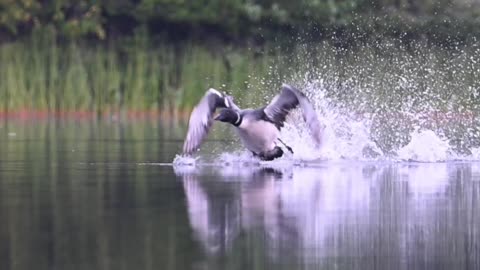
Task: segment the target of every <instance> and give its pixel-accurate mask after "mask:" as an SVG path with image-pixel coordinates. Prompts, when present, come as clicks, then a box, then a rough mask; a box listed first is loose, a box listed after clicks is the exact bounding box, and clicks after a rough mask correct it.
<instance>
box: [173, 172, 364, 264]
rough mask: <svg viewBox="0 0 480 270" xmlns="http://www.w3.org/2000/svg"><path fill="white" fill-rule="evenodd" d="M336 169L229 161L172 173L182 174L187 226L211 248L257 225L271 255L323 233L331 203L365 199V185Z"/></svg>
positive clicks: (221, 247)
mask: <svg viewBox="0 0 480 270" xmlns="http://www.w3.org/2000/svg"><path fill="white" fill-rule="evenodd" d="M338 170H340V171H338ZM338 170H335V171H332V170H324V169H321V168H302V167H291V168H282V169H278V168H272V167H240V168H239V167H235V166H229V167H221V168H217V167H206V168H176V170H175V173H176V175H177V176H180V177H182V179H183V186H184V190H185V194H186V198H187V205H188V214H189V219H190V223H191V227H192V229H193V231H194V233H195V235H196V237H197V239H198V240H199V242H201V243H202V245H203V246H204V249H205V250H206V251H207V252H208V253H209V254H212V255H221V254H224V253H225V252H228V251H229V249H230V248H231V247H232V245H233V243H234V241H235V240H236V239H237V238H238V237H239V235H241V233H242V232H247V233H250V232H253V231H255V232H260V234H261V235H260V236H261V237H262V239H263V241H264V242H263V243H262V245H267V246H266V248H268V250H269V251H270V252H272V254H270V255H273V256H275V254H277V255H278V254H281V253H282V251H287V250H290V252H291V251H292V250H296V249H295V248H294V247H295V246H296V247H297V248H300V246H299V245H305V244H307V245H308V243H309V242H310V241H311V237H312V236H314V237H321V236H322V235H323V233H321V231H322V228H323V226H326V225H328V224H330V223H331V222H332V221H331V220H322V217H324V216H328V215H330V214H331V213H330V212H331V211H332V209H333V210H334V209H336V208H337V207H340V208H341V207H344V206H345V205H350V204H352V205H356V206H361V205H362V203H361V202H362V201H363V202H367V201H368V200H365V199H364V195H365V192H366V189H365V185H364V187H363V188H362V185H359V184H356V185H352V184H351V183H350V182H351V181H352V180H353V178H352V176H353V175H350V174H348V173H347V174H345V173H344V172H342V170H343V169H342V168H341V167H339V168H338ZM356 172H358V171H356ZM336 173H340V175H342V176H338V175H337V174H336ZM360 173H361V170H360ZM337 176H338V177H337ZM325 177H326V178H327V179H335V181H334V182H333V181H322V179H323V178H325ZM360 183H361V182H360ZM352 186H353V187H355V189H351V187H352ZM349 192H350V193H349ZM351 192H353V193H351ZM362 193H363V194H362ZM363 205H364V204H363ZM310 225H314V227H312V226H310ZM317 240H318V239H316V240H315V241H313V242H314V243H316V242H317Z"/></svg>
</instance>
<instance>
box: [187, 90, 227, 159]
mask: <svg viewBox="0 0 480 270" xmlns="http://www.w3.org/2000/svg"><path fill="white" fill-rule="evenodd" d="M225 100H226V99H225V96H224V95H222V94H221V93H220V92H218V91H217V90H215V89H213V88H210V89H209V90H208V91H207V92H206V93H205V95H204V96H203V98H202V99H201V100H200V101H199V102H198V104H197V106H195V108H194V109H193V111H192V113H191V114H190V120H189V121H188V132H187V136H186V138H185V141H184V143H183V153H184V154H187V155H188V154H191V153H193V152H195V151H197V150H198V148H199V147H200V145H201V144H202V142H203V140H204V139H205V137H206V136H207V135H208V132H209V131H210V128H211V126H212V123H213V114H214V113H215V110H216V109H217V108H219V107H229V102H228V101H225Z"/></svg>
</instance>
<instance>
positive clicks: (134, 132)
mask: <svg viewBox="0 0 480 270" xmlns="http://www.w3.org/2000/svg"><path fill="white" fill-rule="evenodd" d="M184 134H185V126H184V125H177V124H172V123H158V121H146V120H145V121H144V120H142V121H126V122H116V121H98V122H97V121H84V120H81V121H80V120H79V121H43V120H41V121H23V120H15V121H4V122H1V124H0V269H115V270H117V269H165V270H170V269H369V270H370V269H479V268H480V163H477V162H473V161H470V162H460V161H449V162H441V163H415V162H398V161H393V162H392V161H322V162H314V163H308V164H303V163H302V164H299V163H298V162H289V161H288V160H287V159H286V160H284V161H283V162H277V163H265V164H261V165H245V164H243V163H241V162H240V163H232V164H230V165H229V166H225V165H223V164H218V163H217V164H215V163H214V162H209V163H208V164H206V165H201V166H179V165H177V166H173V165H172V164H171V162H172V160H173V159H174V158H175V155H176V153H178V152H179V151H180V149H181V144H182V139H183V136H184ZM212 138H213V139H214V140H213V141H211V142H209V144H210V145H216V146H212V147H214V148H215V147H217V148H216V152H217V153H218V148H220V149H223V148H224V147H223V146H225V148H226V149H228V147H226V146H229V147H231V144H230V143H228V141H225V140H217V137H215V136H213V137H212ZM214 152H215V151H214ZM203 155H208V151H204V152H203ZM213 160H214V158H213Z"/></svg>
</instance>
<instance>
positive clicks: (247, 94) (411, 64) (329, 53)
mask: <svg viewBox="0 0 480 270" xmlns="http://www.w3.org/2000/svg"><path fill="white" fill-rule="evenodd" d="M59 44H61V45H59ZM255 50H256V49H249V48H233V47H230V46H225V45H220V44H216V45H214V46H212V45H207V44H194V43H188V42H187V43H181V44H169V43H163V42H161V41H153V40H149V39H148V37H147V35H146V34H143V35H142V34H138V35H137V36H135V38H132V39H129V40H124V41H119V40H117V41H116V42H113V41H112V42H106V43H102V44H93V45H92V44H85V43H73V42H72V43H68V42H63V43H58V42H56V41H55V37H54V36H53V35H48V34H34V35H32V37H31V38H29V39H27V40H23V41H17V42H13V43H8V44H3V45H1V46H0V110H2V111H5V110H7V111H15V110H21V109H32V110H47V111H85V110H86V111H94V112H98V113H99V114H100V113H104V112H109V111H122V110H142V111H146V110H155V111H167V112H175V111H185V110H189V109H191V108H192V107H193V106H194V105H195V104H196V102H198V100H199V98H200V97H201V96H202V95H203V93H204V92H205V90H206V89H208V88H209V87H214V88H217V89H220V90H224V91H227V92H229V93H230V94H233V95H234V96H235V98H236V99H237V101H239V103H240V104H244V105H248V106H260V105H262V104H263V103H264V102H265V101H266V100H268V99H269V98H271V97H272V95H273V93H274V92H276V90H277V89H278V86H280V85H281V83H282V82H290V83H294V84H296V85H297V86H299V87H304V86H305V85H307V84H309V83H310V84H312V83H314V82H315V81H323V88H324V89H323V91H324V92H325V97H326V98H329V99H330V100H332V101H333V102H334V103H335V105H336V106H337V107H345V108H346V109H347V110H349V111H352V110H353V111H368V112H375V113H378V112H379V111H382V110H387V111H409V112H418V111H422V110H428V109H431V110H443V111H449V110H457V111H460V110H462V109H466V110H479V108H480V102H479V101H478V100H479V99H478V96H480V61H478V59H479V57H480V47H478V45H475V44H473V45H472V46H466V47H462V48H458V49H454V50H452V49H442V48H438V47H433V46H428V45H425V44H421V43H416V44H414V45H413V47H410V48H406V47H405V46H403V45H401V41H395V40H382V41H380V42H378V43H376V44H367V45H365V46H360V47H356V48H350V49H348V50H343V49H339V48H336V47H335V46H333V45H332V43H331V42H329V41H325V42H320V43H310V44H299V45H297V46H295V47H293V48H289V49H288V50H286V49H279V48H276V47H275V46H266V47H263V48H262V49H261V51H260V52H258V51H255Z"/></svg>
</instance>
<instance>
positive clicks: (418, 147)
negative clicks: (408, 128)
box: [397, 130, 449, 162]
mask: <svg viewBox="0 0 480 270" xmlns="http://www.w3.org/2000/svg"><path fill="white" fill-rule="evenodd" d="M411 136H412V139H411V141H410V142H409V143H408V144H407V145H406V146H405V147H403V148H401V149H400V150H398V151H397V154H398V158H399V159H400V160H407V161H419V162H439V161H446V160H448V152H449V145H448V142H446V141H444V140H442V139H440V138H439V137H438V136H437V135H436V134H435V133H434V132H433V131H431V130H423V131H415V132H414V133H412V135H411Z"/></svg>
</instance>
